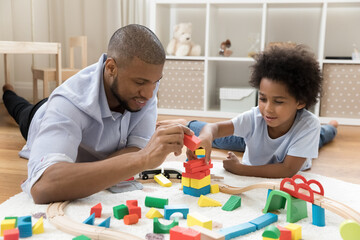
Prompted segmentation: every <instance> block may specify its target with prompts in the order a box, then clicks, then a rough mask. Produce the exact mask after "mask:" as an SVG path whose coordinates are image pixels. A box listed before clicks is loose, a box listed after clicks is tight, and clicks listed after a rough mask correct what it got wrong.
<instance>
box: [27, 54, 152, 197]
mask: <svg viewBox="0 0 360 240" xmlns="http://www.w3.org/2000/svg"><path fill="white" fill-rule="evenodd" d="M105 60H106V55H105V54H103V55H102V56H101V57H100V59H99V61H98V62H97V63H95V64H93V65H91V66H89V67H87V68H85V69H83V70H82V71H80V72H79V73H77V74H76V75H74V76H73V77H71V78H69V79H68V80H67V81H66V82H64V83H63V84H62V85H60V86H59V87H58V88H56V89H55V90H54V91H53V93H52V94H51V95H50V97H49V100H48V101H47V102H46V103H45V104H44V105H42V106H41V107H40V108H39V109H38V110H37V112H36V113H35V115H34V118H33V119H32V121H31V124H30V128H29V134H28V140H27V142H26V145H25V146H24V148H23V149H22V150H21V152H20V156H22V157H25V158H28V159H29V163H28V179H27V180H26V181H25V182H24V183H23V184H22V186H21V187H22V189H23V191H24V192H26V193H27V194H29V196H31V195H30V190H31V187H32V186H33V184H34V183H35V182H36V181H37V180H38V179H39V178H40V176H41V175H42V174H43V172H44V171H45V169H46V168H48V167H49V166H51V165H53V164H55V163H58V162H72V163H74V162H91V161H98V160H103V159H105V158H107V157H108V156H109V155H110V154H112V153H114V152H116V151H118V150H120V149H123V148H125V147H138V148H144V147H145V146H146V144H147V143H148V141H149V139H150V138H151V136H152V134H153V133H154V131H155V125H156V118H157V107H156V105H157V98H156V93H157V90H158V85H157V87H156V89H155V90H154V93H153V97H152V98H151V99H150V100H149V101H148V102H147V104H146V105H145V106H144V107H143V108H142V109H141V110H140V111H139V112H135V113H131V112H128V111H126V110H125V112H124V113H123V114H121V113H118V112H113V111H111V110H110V108H109V104H108V102H107V99H106V95H105V90H104V84H103V67H104V62H105Z"/></svg>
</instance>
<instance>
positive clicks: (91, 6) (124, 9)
mask: <svg viewBox="0 0 360 240" xmlns="http://www.w3.org/2000/svg"><path fill="white" fill-rule="evenodd" d="M148 1H149V0H0V41H36V42H60V43H61V44H62V66H64V67H66V66H68V65H69V59H68V39H69V37H71V36H78V35H86V36H87V37H88V59H87V62H88V64H89V65H90V64H92V63H94V62H97V60H98V58H99V57H100V55H101V54H102V53H104V52H106V49H107V43H108V41H109V39H110V37H111V35H112V34H113V32H114V31H115V30H116V29H118V28H120V27H122V26H125V25H127V24H130V23H138V24H143V25H146V26H148V23H149V16H148V11H147V9H149V8H148V5H149V3H148ZM76 54H79V53H76ZM77 59H78V58H77V57H76V60H77ZM32 64H34V66H41V67H48V66H52V67H54V66H55V57H54V56H51V55H34V56H32V55H24V54H20V55H12V56H11V55H9V65H10V82H11V83H12V84H13V85H14V86H15V89H16V91H17V92H18V93H19V94H20V95H21V96H24V97H25V98H27V99H32V73H31V66H32ZM75 65H76V66H79V65H80V63H79V62H75ZM4 83H5V79H4V58H3V56H0V84H1V86H2V85H3V84H4ZM39 90H40V93H41V92H42V91H41V84H40V85H39Z"/></svg>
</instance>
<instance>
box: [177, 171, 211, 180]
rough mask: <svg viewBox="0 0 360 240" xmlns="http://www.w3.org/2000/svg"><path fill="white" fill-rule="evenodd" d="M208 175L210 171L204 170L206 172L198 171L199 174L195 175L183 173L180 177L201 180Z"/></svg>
mask: <svg viewBox="0 0 360 240" xmlns="http://www.w3.org/2000/svg"><path fill="white" fill-rule="evenodd" d="M209 174H210V170H206V171H200V172H196V173H186V172H183V173H182V176H183V177H186V178H193V179H203V178H204V177H206V176H207V175H209Z"/></svg>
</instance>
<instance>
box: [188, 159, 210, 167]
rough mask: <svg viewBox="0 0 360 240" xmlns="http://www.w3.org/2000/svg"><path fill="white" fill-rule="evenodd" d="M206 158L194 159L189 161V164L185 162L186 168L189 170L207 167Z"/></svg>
mask: <svg viewBox="0 0 360 240" xmlns="http://www.w3.org/2000/svg"><path fill="white" fill-rule="evenodd" d="M205 164H206V163H205V158H200V159H194V160H189V161H187V162H184V167H187V168H194V167H200V166H203V165H205Z"/></svg>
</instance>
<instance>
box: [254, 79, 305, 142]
mask: <svg viewBox="0 0 360 240" xmlns="http://www.w3.org/2000/svg"><path fill="white" fill-rule="evenodd" d="M304 107H305V104H304V103H300V102H298V101H297V100H296V99H295V98H294V97H293V96H291V95H290V94H289V91H288V89H287V86H286V85H285V84H283V83H280V82H275V81H272V80H271V79H268V78H263V79H262V80H261V82H260V89H259V109H260V112H261V115H262V117H263V118H264V120H265V122H266V124H267V125H268V130H269V135H270V137H272V138H277V137H280V136H282V135H284V134H285V133H286V132H287V131H289V129H290V128H291V126H292V124H293V122H294V120H295V116H296V111H297V110H299V109H302V108H304Z"/></svg>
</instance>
